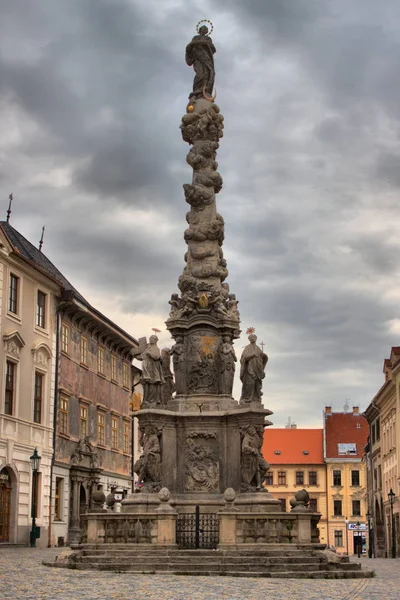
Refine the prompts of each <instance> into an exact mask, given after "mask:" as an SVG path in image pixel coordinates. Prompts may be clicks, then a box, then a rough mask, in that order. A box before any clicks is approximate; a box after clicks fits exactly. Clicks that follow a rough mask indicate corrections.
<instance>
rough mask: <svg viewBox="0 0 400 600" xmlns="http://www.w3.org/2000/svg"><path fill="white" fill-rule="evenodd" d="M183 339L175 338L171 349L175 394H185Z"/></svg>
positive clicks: (180, 337)
mask: <svg viewBox="0 0 400 600" xmlns="http://www.w3.org/2000/svg"><path fill="white" fill-rule="evenodd" d="M183 350H184V346H183V337H182V336H180V335H178V336H177V337H176V344H174V345H173V346H172V348H171V354H172V361H173V364H174V373H175V389H176V393H177V394H184V393H185V356H184V353H183Z"/></svg>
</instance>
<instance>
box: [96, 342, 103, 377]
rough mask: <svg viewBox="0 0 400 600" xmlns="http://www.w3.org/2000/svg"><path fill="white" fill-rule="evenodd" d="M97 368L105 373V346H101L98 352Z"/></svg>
mask: <svg viewBox="0 0 400 600" xmlns="http://www.w3.org/2000/svg"><path fill="white" fill-rule="evenodd" d="M97 370H98V372H99V373H101V374H102V375H104V348H99V351H98V353H97Z"/></svg>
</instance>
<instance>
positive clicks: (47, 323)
mask: <svg viewBox="0 0 400 600" xmlns="http://www.w3.org/2000/svg"><path fill="white" fill-rule="evenodd" d="M0 314H1V319H0V334H1V336H2V344H1V347H0V361H1V364H2V368H1V370H0V389H1V396H0V542H6V543H23V544H25V543H28V542H29V533H30V529H31V506H32V487H33V486H32V473H31V467H30V456H31V455H32V453H33V451H34V449H35V448H37V450H38V453H39V455H40V456H41V464H40V470H39V473H38V479H37V495H36V496H37V497H36V506H37V521H36V524H37V526H38V527H39V528H40V537H39V539H38V540H37V545H38V546H42V547H45V546H48V545H56V544H60V545H61V544H64V543H66V542H69V541H74V540H76V539H79V535H80V519H81V515H82V512H85V511H86V510H88V509H89V508H90V506H91V495H92V493H93V491H95V490H97V489H104V491H105V492H106V493H107V491H111V490H112V489H115V488H117V487H118V488H121V489H122V491H123V493H127V492H128V490H130V489H131V487H132V481H133V462H134V461H133V455H134V454H135V453H136V454H138V453H139V450H140V449H139V446H138V440H137V438H138V432H137V431H136V439H135V428H134V425H133V420H132V416H131V406H130V402H131V396H132V390H133V387H134V385H133V384H134V383H135V390H136V396H139V399H140V370H139V369H137V368H136V367H133V366H132V350H133V348H134V347H136V346H137V341H136V340H135V339H134V338H133V337H131V336H130V335H128V334H127V333H126V332H125V331H123V330H122V329H121V328H119V327H118V326H117V325H116V324H115V323H113V322H112V321H110V320H109V319H108V318H107V317H105V316H104V315H102V314H101V313H100V312H99V311H98V310H96V309H95V308H94V307H92V306H91V305H90V304H89V303H88V302H87V301H86V300H85V299H84V298H83V297H82V296H81V295H80V294H79V292H78V291H77V290H75V288H73V286H72V285H71V284H70V283H69V282H68V280H67V279H66V278H65V277H64V275H63V274H62V273H61V272H60V271H59V270H58V269H57V268H56V267H55V266H54V265H53V264H52V263H51V262H50V261H49V259H48V258H47V257H46V256H45V255H44V254H43V253H42V252H40V251H39V250H38V249H37V248H35V247H34V246H33V245H32V244H31V243H30V242H29V241H28V240H26V239H25V238H24V237H23V236H22V235H21V234H20V233H19V232H18V231H17V230H16V229H14V228H13V227H12V226H11V225H10V224H9V223H8V222H2V223H1V224H0ZM136 429H137V425H136Z"/></svg>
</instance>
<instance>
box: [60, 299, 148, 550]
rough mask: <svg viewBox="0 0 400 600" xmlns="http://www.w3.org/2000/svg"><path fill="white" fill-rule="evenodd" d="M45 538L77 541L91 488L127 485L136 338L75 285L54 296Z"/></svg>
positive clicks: (107, 489) (126, 488)
mask: <svg viewBox="0 0 400 600" xmlns="http://www.w3.org/2000/svg"><path fill="white" fill-rule="evenodd" d="M59 319H60V327H59V332H58V344H59V353H58V356H59V362H58V377H57V381H58V386H57V420H56V435H55V454H54V473H53V481H52V495H53V498H54V501H53V506H54V510H53V517H54V518H53V522H52V536H51V543H52V545H54V544H55V543H57V544H59V545H62V544H64V543H66V542H68V543H71V542H74V541H79V539H80V536H81V529H82V523H81V521H82V515H83V514H84V513H86V512H87V511H88V510H89V509H90V508H91V505H92V494H93V492H94V491H97V490H102V491H104V492H105V493H106V494H107V493H109V492H110V491H112V490H113V489H115V488H120V489H121V492H122V493H123V494H125V495H126V494H127V493H128V491H130V490H131V487H132V483H131V482H132V468H131V465H132V462H133V461H132V418H131V414H130V400H131V394H132V349H133V348H134V347H135V346H136V345H137V342H136V340H135V339H134V338H132V337H130V336H129V335H128V334H127V333H125V332H124V331H123V330H122V329H120V328H119V327H118V326H117V325H115V324H114V323H112V322H111V321H110V320H109V319H107V317H105V316H104V315H102V314H101V313H99V312H98V311H97V310H96V309H95V308H93V307H92V306H90V304H89V303H88V302H86V300H85V299H84V298H82V296H80V294H79V293H78V292H76V290H71V289H69V290H64V292H63V293H62V295H61V301H60V304H59Z"/></svg>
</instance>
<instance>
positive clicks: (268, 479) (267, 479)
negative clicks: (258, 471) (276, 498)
mask: <svg viewBox="0 0 400 600" xmlns="http://www.w3.org/2000/svg"><path fill="white" fill-rule="evenodd" d="M264 481H265V484H266V485H274V472H273V471H271V472H270V473H267V474H266V475H265V479H264Z"/></svg>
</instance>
